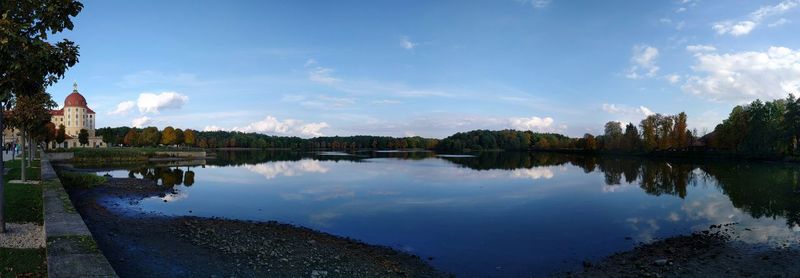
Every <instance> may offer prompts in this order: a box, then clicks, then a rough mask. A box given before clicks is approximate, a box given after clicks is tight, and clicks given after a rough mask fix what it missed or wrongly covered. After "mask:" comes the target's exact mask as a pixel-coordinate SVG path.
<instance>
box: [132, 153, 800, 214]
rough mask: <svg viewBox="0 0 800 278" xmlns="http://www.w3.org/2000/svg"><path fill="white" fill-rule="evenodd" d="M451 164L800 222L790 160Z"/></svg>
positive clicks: (222, 157) (176, 175) (241, 161)
mask: <svg viewBox="0 0 800 278" xmlns="http://www.w3.org/2000/svg"><path fill="white" fill-rule="evenodd" d="M435 156H436V154H434V153H430V152H397V153H355V154H353V155H350V156H320V155H317V154H314V153H299V152H287V151H274V152H270V151H252V152H251V151H228V152H218V153H217V158H216V159H214V160H209V161H208V164H211V165H217V166H238V165H246V164H251V165H254V164H261V163H264V162H273V161H300V160H303V159H314V160H318V161H362V160H363V159H365V158H369V157H391V158H398V159H409V160H417V159H426V158H432V157H435ZM441 159H445V160H447V161H450V162H452V163H454V164H456V165H459V166H461V167H466V168H469V169H474V170H479V171H482V170H497V169H500V170H515V169H532V168H535V167H546V166H562V165H572V166H575V167H579V168H581V169H582V170H583V171H584V172H586V173H590V172H594V171H599V172H601V173H602V175H603V181H604V183H605V184H606V185H608V186H621V185H623V184H636V185H638V186H639V187H640V188H641V189H642V190H643V191H644V192H645V193H647V194H650V195H655V196H661V195H669V196H676V197H680V198H685V197H686V196H687V187H688V186H694V185H696V184H709V185H716V186H717V187H719V189H720V190H721V191H722V192H723V194H725V195H727V196H728V197H729V198H730V200H731V202H732V204H733V206H734V207H736V208H739V209H741V210H743V211H745V212H747V213H748V214H750V215H751V216H753V217H756V218H760V217H773V218H776V217H785V218H786V221H787V224H788V225H789V226H795V225H800V193H798V192H800V167H797V165H793V164H787V165H784V164H778V163H755V162H754V163H746V162H743V161H735V162H725V161H696V160H688V159H646V158H639V157H627V156H618V157H617V156H588V155H573V154H557V153H533V152H484V153H481V154H479V155H477V156H476V157H442V158H441ZM184 168H185V169H186V170H185V171H184V170H183V169H181V168H175V167H152V166H150V167H144V168H138V169H135V170H131V173H130V175H131V176H132V177H134V176H136V175H140V176H142V177H144V178H146V179H150V180H153V181H156V182H159V181H160V183H161V184H163V185H164V186H175V185H180V184H183V185H185V186H191V185H193V184H194V183H195V173H194V172H193V171H191V168H189V167H184Z"/></svg>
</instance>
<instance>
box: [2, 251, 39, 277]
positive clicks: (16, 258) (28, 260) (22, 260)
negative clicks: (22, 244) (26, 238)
mask: <svg viewBox="0 0 800 278" xmlns="http://www.w3.org/2000/svg"><path fill="white" fill-rule="evenodd" d="M45 276H47V263H46V255H45V250H44V248H37V249H13V248H0V277H45Z"/></svg>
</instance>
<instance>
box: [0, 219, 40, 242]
mask: <svg viewBox="0 0 800 278" xmlns="http://www.w3.org/2000/svg"><path fill="white" fill-rule="evenodd" d="M0 247H4V248H42V247H44V228H43V227H42V226H39V225H36V224H34V223H22V224H17V223H7V224H6V233H3V234H0Z"/></svg>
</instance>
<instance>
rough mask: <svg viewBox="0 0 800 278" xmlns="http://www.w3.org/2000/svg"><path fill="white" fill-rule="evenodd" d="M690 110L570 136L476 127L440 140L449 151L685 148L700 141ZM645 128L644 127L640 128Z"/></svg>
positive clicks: (652, 116) (441, 148) (634, 150)
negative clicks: (690, 121)
mask: <svg viewBox="0 0 800 278" xmlns="http://www.w3.org/2000/svg"><path fill="white" fill-rule="evenodd" d="M686 117H687V116H686V113H683V112H681V113H680V114H677V115H661V114H654V115H650V116H647V118H645V119H644V120H642V121H641V123H640V124H639V126H638V127H637V126H635V125H633V124H632V123H629V124H627V125H625V126H624V127H623V125H622V123H620V122H613V121H612V122H608V123H606V124H605V127H604V133H603V134H602V135H598V136H594V135H592V134H588V133H587V134H585V135H584V136H583V137H581V138H570V137H567V136H565V135H561V134H556V133H535V132H531V131H516V130H499V131H490V130H473V131H470V132H460V133H456V134H454V135H452V136H450V137H447V138H444V139H442V140H441V142H439V149H440V150H445V151H467V150H585V151H597V150H613V151H628V152H641V151H659V150H675V149H679V150H685V149H687V148H688V147H690V146H691V145H692V144H693V143H695V142H696V141H697V138H696V137H695V135H694V133H696V132H691V131H689V130H687V126H686ZM640 130H641V131H640Z"/></svg>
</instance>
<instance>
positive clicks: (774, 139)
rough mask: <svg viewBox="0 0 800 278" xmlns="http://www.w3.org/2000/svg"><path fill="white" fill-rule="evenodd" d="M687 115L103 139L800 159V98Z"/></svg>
mask: <svg viewBox="0 0 800 278" xmlns="http://www.w3.org/2000/svg"><path fill="white" fill-rule="evenodd" d="M687 118H688V116H687V115H686V113H684V112H681V113H678V114H675V115H662V114H653V115H649V116H647V117H645V118H644V119H642V120H641V121H640V122H639V123H638V125H637V124H634V123H627V124H625V125H623V124H622V123H620V122H615V121H611V122H607V123H606V124H605V126H604V127H603V134H600V135H596V136H595V135H592V134H588V133H587V134H585V135H584V136H582V137H580V138H572V137H568V136H565V135H562V134H557V133H537V132H532V131H518V130H498V131H491V130H473V131H468V132H459V133H456V134H453V135H451V136H449V137H447V138H444V139H442V140H438V139H431V138H422V137H418V136H415V137H402V138H396V137H386V136H367V135H362V136H346V137H340V136H334V137H316V138H311V139H303V138H299V137H284V136H270V135H265V134H258V133H242V132H233V131H210V132H206V131H195V130H191V129H187V130H181V129H176V128H173V127H166V128H164V130H159V129H158V128H156V127H147V128H130V127H117V128H109V127H106V128H101V129H98V130H97V134H98V135H100V136H102V137H103V140H104V141H106V142H107V143H108V144H111V145H121V146H158V145H167V146H189V147H200V148H287V149H333V150H356V149H430V150H433V149H435V150H439V151H445V152H464V151H483V150H520V151H524V150H578V151H612V152H632V153H650V152H665V151H688V150H722V151H727V152H731V153H741V154H748V155H765V156H776V155H795V154H796V153H797V145H798V139H799V138H800V100H798V99H797V98H795V97H794V96H792V95H790V96H789V97H788V98H786V99H778V100H774V101H768V102H762V101H760V100H756V101H754V102H752V103H750V104H748V105H740V106H736V107H735V108H733V110H732V111H731V113H730V116H729V117H728V118H727V119H725V120H724V121H723V122H722V123H721V124H719V125H717V127H716V128H715V129H714V131H713V132H711V133H710V134H707V135H704V136H700V134H698V132H697V131H696V130H689V129H688V127H687V123H686V122H687Z"/></svg>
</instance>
